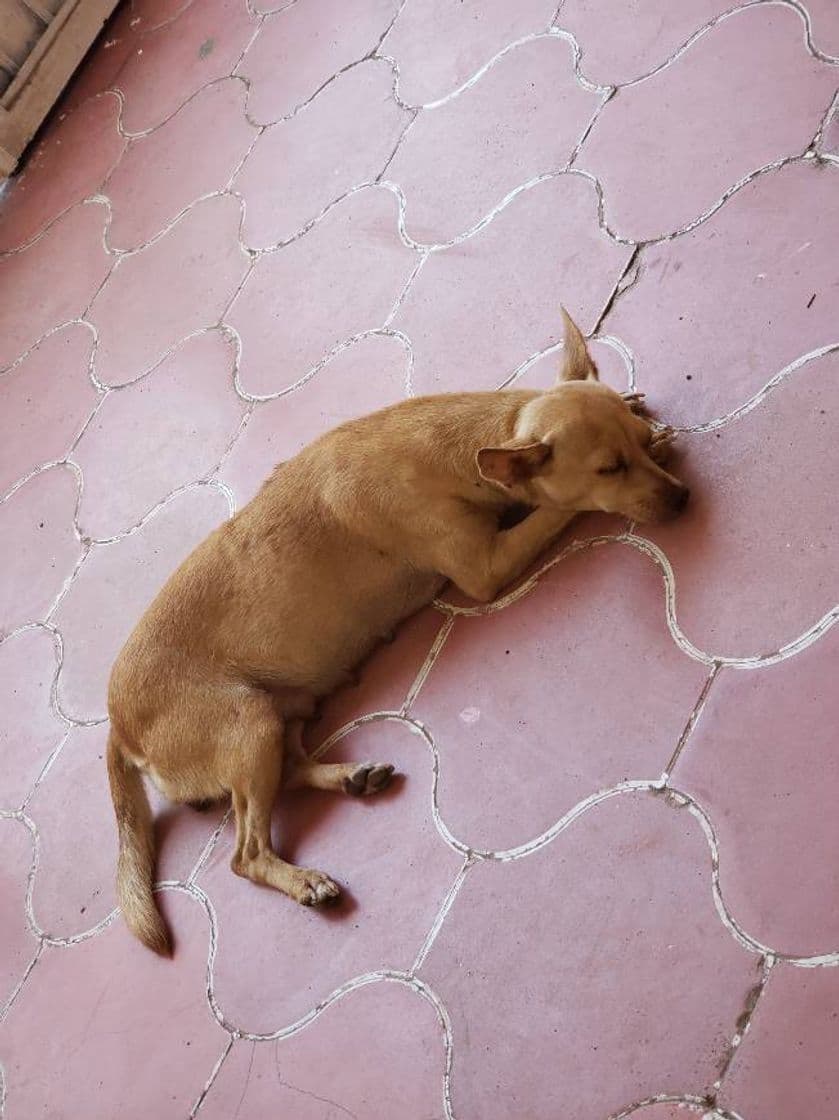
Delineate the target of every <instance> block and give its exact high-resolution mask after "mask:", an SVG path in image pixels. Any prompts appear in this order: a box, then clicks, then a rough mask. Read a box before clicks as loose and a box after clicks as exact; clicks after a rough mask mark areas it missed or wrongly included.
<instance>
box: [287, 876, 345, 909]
mask: <svg viewBox="0 0 839 1120" xmlns="http://www.w3.org/2000/svg"><path fill="white" fill-rule="evenodd" d="M289 894H290V895H291V897H292V898H293V899H294V900H295V901H296V902H299V903H300V905H301V906H321V905H322V904H323V903H325V902H332V901H333V900H334V899H336V898H338V896H339V895H340V894H341V888H340V887H339V886H338V884H337V883H333V881H332V880H331V879H330V878H329V876H328V875H324V873H323V872H322V871H311V870H309V869H308V868H306V867H298V868H296V869H295V872H294V878H293V880H292V884H291V890H290V891H289Z"/></svg>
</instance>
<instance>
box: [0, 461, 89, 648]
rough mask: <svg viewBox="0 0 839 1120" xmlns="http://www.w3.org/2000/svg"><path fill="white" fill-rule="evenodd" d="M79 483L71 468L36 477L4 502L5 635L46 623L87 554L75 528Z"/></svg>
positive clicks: (1, 616) (0, 593) (0, 589)
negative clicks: (76, 567)
mask: <svg viewBox="0 0 839 1120" xmlns="http://www.w3.org/2000/svg"><path fill="white" fill-rule="evenodd" d="M78 494H79V489H78V482H77V479H76V475H75V473H74V472H73V471H72V470H71V469H70V467H65V466H58V467H50V469H49V470H45V471H41V472H40V473H38V474H36V475H33V477H32V478H30V479H29V480H28V481H27V482H24V484H23V485H22V486H20V487H18V489H17V490H15V492H14V493H13V494H12V495H11V496H10V497H8V498H7V499H6V500H5V501H4V502H3V503H2V504H0V540H3V541H6V542H7V543H9V542H12V541H13V542H14V547H9V548H5V549H4V555H3V579H2V581H0V634H3V633H8V632H9V631H10V630H14V629H15V627H16V626H20V625H21V624H22V623H25V622H39V621H41V620H43V618H44V617H45V616H46V614H47V612H48V611H49V609H50V608H51V607H52V605H53V603H54V601H55V599H56V597H57V595H58V593H59V592H60V591H61V588H62V586H63V584H64V581H65V580H66V579H69V577H70V576H71V575H72V573H73V569H74V567H75V565H76V562H77V561H78V559H79V557H80V556H81V554H82V545H81V542H80V541H79V539H78V537H77V536H76V533H75V531H74V528H73V515H74V513H75V509H76V502H77V500H78Z"/></svg>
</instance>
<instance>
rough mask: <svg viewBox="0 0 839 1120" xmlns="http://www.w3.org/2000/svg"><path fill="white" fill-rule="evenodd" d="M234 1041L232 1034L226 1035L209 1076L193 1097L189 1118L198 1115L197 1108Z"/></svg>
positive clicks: (216, 1075)
mask: <svg viewBox="0 0 839 1120" xmlns="http://www.w3.org/2000/svg"><path fill="white" fill-rule="evenodd" d="M234 1041H235V1040H234V1038H233V1035H232V1034H231V1035H228V1038H227V1042H226V1043H225V1046H224V1049H223V1050H222V1052H221V1054H220V1055H219V1056H218V1058H217V1059H216V1063H215V1065H214V1066H213V1068H212V1070H211V1071H210V1076H209V1077H208V1078H207V1080H206V1081H205V1082H204V1087H203V1089H202V1090H201V1092H200V1093H199V1094H198V1096H197V1098H196V1099H195V1103H194V1104H193V1106H192V1108H191V1109H190V1110H189V1120H195V1117H196V1116H197V1115H198V1110H199V1109H200V1108H201V1105H202V1104H203V1103H204V1101H205V1099H206V1097H207V1094H208V1093H209V1092H210V1090H211V1089H212V1087H213V1085H214V1084H215V1081H216V1078H217V1077H218V1075H219V1073H220V1071H221V1067H222V1066H223V1065H224V1063H225V1062H226V1061H227V1056H228V1054H229V1053H230V1051H231V1049H232V1048H233V1043H234ZM234 1120H236V1118H235V1116H234Z"/></svg>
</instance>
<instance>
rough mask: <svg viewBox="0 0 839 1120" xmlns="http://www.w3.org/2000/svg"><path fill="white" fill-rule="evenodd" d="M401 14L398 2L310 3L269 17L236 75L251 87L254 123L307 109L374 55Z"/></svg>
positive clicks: (321, 0)
mask: <svg viewBox="0 0 839 1120" xmlns="http://www.w3.org/2000/svg"><path fill="white" fill-rule="evenodd" d="M398 9H399V2H398V0H362V2H359V3H356V4H353V6H352V8H350V7H348V6H347V5H346V4H344V3H342V0H309V2H308V3H306V4H292V5H290V6H287V7H285V8H284V9H282V10H281V11H279V12H277V13H275V14H273V15H269V16H268V18H267V19H266V20H265V22H264V23H263V25H262V28H261V30H260V32H259V35H258V36H257V38H256V39H255V40H254V42H253V44H252V46H251V47H250V48H249V49H248V52H247V54H246V55H245V57H244V58H243V59H242V62H241V65H240V66H239V68H238V71H237V73H239V74H242V75H243V76H244V77H246V78H248V79H249V81H250V83H251V94H250V99H249V101H248V112H249V114H250V116H251V117H252V119H253V120H255V121H256V122H257V123H258V124H271V123H272V122H274V121H277V120H279V119H280V118H281V117H285V116H288V115H289V114H290V113H293V112H294V111H295V110H296V109H298V108H299V107H300V106H301V105H303V104H305V102H306V101H308V100H309V98H310V97H312V96H313V95H314V94H315V93H317V91H318V90H319V89H320V88H321V87H322V86H323V85H324V84H325V83H326V82H328V81H329V80H330V79H331V78H333V77H334V76H335V75H336V74H337V73H338V72H339V71H340V70H343V69H344V68H345V67H347V66H349V65H350V63H353V62H358V61H360V60H361V59H362V58H365V57H366V56H367V55H369V54H370V52H371V51H372V50H373V49H374V48H375V46H376V44H377V43H378V42H379V39H381V37H382V35H384V33H385V31H386V30H387V28H388V26H389V25H390V23H391V21H392V19H393V17H394V16H395V15H396V12H397V11H398Z"/></svg>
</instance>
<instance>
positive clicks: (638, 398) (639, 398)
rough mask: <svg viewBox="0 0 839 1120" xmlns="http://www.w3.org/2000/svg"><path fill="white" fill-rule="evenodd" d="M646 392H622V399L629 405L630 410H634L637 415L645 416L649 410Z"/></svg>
mask: <svg viewBox="0 0 839 1120" xmlns="http://www.w3.org/2000/svg"><path fill="white" fill-rule="evenodd" d="M646 396H647V394H646V393H636V392H629V391H627V392H626V393H621V399H622V400H623V402H624V404H626V405H628V406H629V409H630V411H632V412H634V413H635V415H636V416H643V415H645V414H646V412H647V406H646V404H645V401H646Z"/></svg>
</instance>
